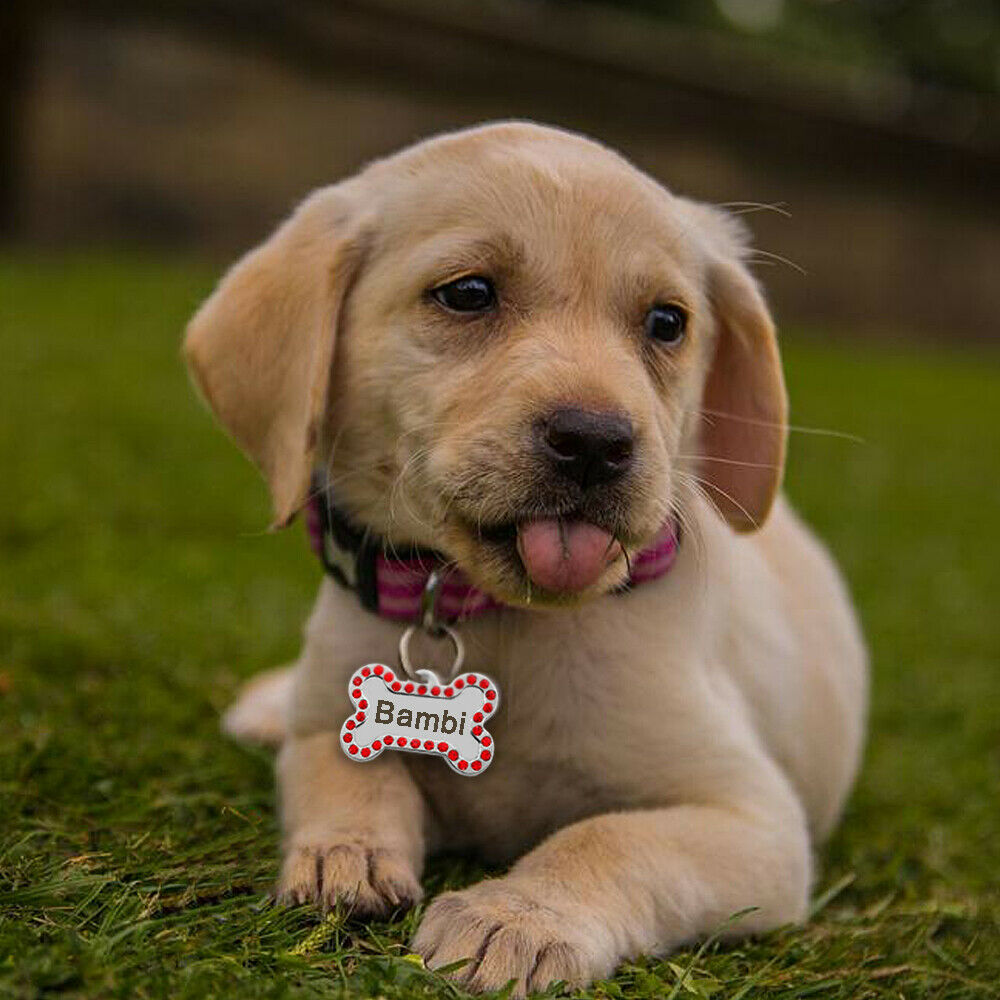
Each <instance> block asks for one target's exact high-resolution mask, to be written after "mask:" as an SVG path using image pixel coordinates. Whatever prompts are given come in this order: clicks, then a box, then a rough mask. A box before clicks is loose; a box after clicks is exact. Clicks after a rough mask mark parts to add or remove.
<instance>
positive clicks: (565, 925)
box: [413, 879, 613, 997]
mask: <svg viewBox="0 0 1000 1000" xmlns="http://www.w3.org/2000/svg"><path fill="white" fill-rule="evenodd" d="M413 948H414V950H415V951H417V952H418V953H420V954H421V955H423V956H424V959H425V961H426V962H427V964H428V966H429V967H430V968H432V969H440V968H444V967H447V966H450V965H453V964H455V963H457V962H461V961H462V960H463V959H468V961H466V962H465V964H464V965H462V966H461V967H460V968H457V969H455V970H454V971H452V972H451V973H449V974H450V975H451V976H452V978H454V979H456V980H457V981H458V982H460V983H462V984H463V985H464V986H465V987H466V988H467V989H469V990H471V991H472V992H476V993H479V992H487V991H492V990H498V989H501V988H503V987H504V986H505V985H506V984H507V983H508V982H510V981H511V980H514V989H513V993H512V996H515V997H523V996H524V995H525V994H526V993H528V992H535V991H540V990H544V989H545V987H546V986H548V985H549V984H550V983H552V982H555V981H557V980H564V981H566V982H567V983H569V984H571V985H573V986H584V985H586V984H587V983H589V982H591V981H592V980H594V979H596V978H599V977H601V976H605V975H607V974H609V973H610V971H611V968H612V965H613V963H612V962H611V960H610V958H609V956H607V955H606V954H603V952H604V951H605V948H604V947H603V946H602V944H601V943H600V942H597V941H594V942H588V941H587V940H586V935H585V934H584V933H581V928H580V924H579V922H578V921H574V919H573V915H572V914H571V913H562V912H559V911H558V910H556V909H553V908H551V907H550V906H548V905H545V904H543V903H541V902H539V901H536V900H535V899H533V898H532V897H531V896H529V895H526V894H524V893H523V892H522V891H519V890H518V889H516V888H514V887H512V886H507V885H505V880H503V879H500V880H497V881H495V882H483V883H480V884H479V885H475V886H472V887H471V888H469V889H465V890H463V891H462V892H451V893H447V894H445V895H443V896H439V897H438V898H437V899H435V900H434V901H433V902H432V903H431V905H430V906H429V907H428V908H427V912H426V914H425V915H424V919H423V921H422V922H421V924H420V928H419V929H418V931H417V934H416V937H415V938H414V941H413Z"/></svg>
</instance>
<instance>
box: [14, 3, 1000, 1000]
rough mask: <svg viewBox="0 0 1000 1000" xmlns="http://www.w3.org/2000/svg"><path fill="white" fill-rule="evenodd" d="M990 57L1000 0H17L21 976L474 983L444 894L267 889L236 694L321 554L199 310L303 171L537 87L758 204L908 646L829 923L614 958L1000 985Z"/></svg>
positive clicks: (841, 513)
mask: <svg viewBox="0 0 1000 1000" xmlns="http://www.w3.org/2000/svg"><path fill="white" fill-rule="evenodd" d="M998 93H1000V5H998V3H997V2H996V0H911V2H905V0H675V2H666V0H661V2H657V0H634V2H617V3H611V2H607V3H580V2H571V0H504V2H500V0H480V2H475V3H473V2H467V0H339V2H333V0H147V2H134V3H126V2H124V0H116V2H110V0H35V2H30V3H29V2H25V0H0V119H2V122H3V127H2V128H0V996H4V997H7V996H10V997H16V998H19V1000H20V998H32V1000H34V998H36V997H51V996H55V995H56V994H57V993H58V995H60V996H64V997H67V998H69V997H87V998H89V997H98V996H99V997H106V996H125V997H129V998H137V1000H143V998H146V997H158V998H159V997H162V998H163V1000H167V998H169V1000H183V998H186V997H190V998H191V1000H202V998H204V997H217V996H218V997H226V996H240V997H242V998H244V1000H252V998H254V997H261V998H264V997H267V998H275V997H286V996H287V997H296V998H306V997H309V998H312V997H328V996H330V995H331V992H335V993H336V994H337V995H341V996H352V995H353V996H378V997H384V998H386V1000H437V998H440V997H443V998H446V1000H447V998H450V1000H456V997H457V994H455V993H454V992H453V991H452V992H448V991H446V990H443V989H442V988H441V986H440V983H439V982H438V981H437V980H435V979H434V978H433V977H431V976H430V975H429V974H428V973H426V972H425V971H424V970H422V969H420V968H419V966H417V965H414V964H413V963H412V962H411V961H407V960H406V958H405V954H406V942H407V940H408V939H409V935H410V933H411V931H412V927H413V922H414V917H413V916H412V915H411V916H409V917H399V918H396V919H394V920H392V921H389V922H387V923H386V924H380V925H378V926H377V927H375V928H374V929H373V928H372V927H368V926H361V927H358V926H351V927H346V928H345V927H344V926H342V924H341V923H339V922H337V920H335V919H333V918H334V915H330V917H328V918H327V920H325V921H323V922H322V923H319V924H317V922H316V917H315V913H314V912H313V911H312V910H310V909H308V908H304V909H299V910H290V911H289V910H281V909H276V908H272V907H268V906H259V905H257V903H258V901H259V900H260V899H261V898H262V897H263V895H264V893H266V892H267V890H268V889H269V887H270V885H271V884H272V881H273V879H274V876H275V872H276V858H277V844H278V840H279V832H278V830H277V824H276V818H275V807H274V794H273V773H272V771H273V762H272V759H271V755H270V754H268V753H265V752H263V751H253V750H249V751H248V750H247V749H246V748H243V747H237V746H235V745H233V744H231V743H230V742H229V741H227V740H226V739H224V738H223V737H222V735H221V734H220V733H219V731H218V718H219V713H220V711H221V710H222V709H223V708H224V707H225V706H226V705H227V704H228V703H229V702H230V701H231V699H232V698H233V696H234V693H235V691H236V690H237V688H238V687H239V685H240V683H241V682H242V681H244V680H245V679H246V678H248V677H250V676H251V675H253V674H254V673H255V672H257V671H259V670H262V669H264V668H267V667H271V666H273V665H275V664H277V663H282V662H288V661H289V660H291V659H293V658H294V657H295V656H296V655H297V652H298V647H299V641H300V640H299V637H300V634H301V632H300V630H301V627H302V623H303V621H304V619H305V617H306V615H307V614H308V610H309V606H310V602H311V601H312V600H313V598H314V595H315V592H316V587H317V584H318V582H319V580H320V578H321V571H320V568H319V566H318V564H317V562H316V560H315V559H314V558H312V556H311V554H310V553H309V551H308V548H307V546H306V543H305V540H304V538H303V534H302V531H301V529H298V528H295V529H292V530H289V531H285V532H282V533H280V534H277V535H274V534H268V533H267V531H266V525H267V524H268V520H269V510H268V501H267V497H266V493H265V489H264V487H263V484H262V483H261V482H260V480H259V477H258V476H257V474H256V472H255V471H254V470H253V468H252V467H251V466H250V464H249V463H248V462H246V461H245V459H243V457H242V456H241V455H240V454H239V453H238V452H237V450H236V449H235V448H234V447H233V446H232V444H231V442H229V441H228V440H226V438H225V437H224V435H223V434H221V433H220V432H219V431H218V429H217V428H216V427H213V425H212V421H211V419H210V418H209V416H208V414H207V413H206V412H205V409H204V408H203V407H202V406H201V404H200V402H199V400H198V399H197V398H196V396H195V394H194V392H193V391H192V390H191V387H190V385H189V384H188V380H187V376H186V373H185V371H184V368H183V365H182V363H181V359H180V357H179V346H180V339H181V336H182V331H183V329H184V325H185V323H186V321H187V319H188V318H189V317H190V316H191V314H192V313H193V312H194V310H195V309H196V308H197V306H198V304H199V302H200V301H202V300H203V298H204V297H205V296H206V294H207V293H208V292H209V290H210V289H211V287H212V285H213V283H214V282H215V281H216V280H217V278H218V276H219V274H220V273H221V270H222V268H223V267H225V266H226V265H227V264H228V263H229V262H230V261H231V260H232V259H233V258H234V257H235V256H236V255H237V254H239V253H241V252H242V251H243V250H245V249H247V248H248V247H250V246H251V245H253V244H255V243H256V242H258V241H259V240H261V239H262V238H264V237H265V236H266V235H267V233H268V232H269V231H270V230H271V228H272V227H273V226H274V225H275V224H276V223H277V222H278V221H279V220H280V219H281V218H282V217H283V216H284V215H285V214H286V213H287V212H289V211H290V209H291V208H292V207H293V206H294V205H295V204H296V203H297V202H298V201H299V200H300V199H301V198H302V196H303V195H304V194H305V193H306V192H307V191H309V190H310V189H311V188H313V187H315V186H318V185H322V184H327V183H329V182H331V181H334V180H336V179H338V178H340V177H343V176H345V175H347V174H350V173H351V172H353V171H355V170H356V169H357V168H358V167H360V166H361V165H362V164H364V163H365V162H366V161H368V160H370V159H371V158H373V157H377V156H379V155H381V154H384V153H387V152H390V151H392V150H394V149H397V148H398V147H400V146H401V145H404V144H406V143H409V142H411V141H413V140H415V139H419V138H422V137H424V136H426V135H428V134H430V133H434V132H436V131H440V130H444V129H450V128H454V127H457V126H462V125H467V124H471V123H475V122H479V121H482V120H484V119H491V118H503V117H522V116H523V117H527V118H531V119H535V120H537V121H541V122H547V123H550V124H556V125H561V126H565V127H569V128H572V129H578V130H581V131H584V132H587V133H589V134H591V135H593V136H595V137H597V138H599V139H601V140H603V141H604V142H606V143H608V144H610V145H612V146H614V147H617V148H618V149H620V150H622V151H623V152H624V153H625V154H626V155H628V156H629V157H631V158H632V159H633V160H634V161H635V162H636V163H637V164H639V165H640V166H641V167H643V168H645V169H646V170H647V171H649V172H650V173H651V174H652V175H653V176H655V177H656V178H658V179H659V180H661V181H663V182H664V183H666V184H667V185H668V186H671V187H673V188H675V189H677V190H678V191H681V192H683V193H685V194H688V195H692V196H695V197H700V198H703V199H707V200H709V201H712V202H715V203H717V204H722V205H728V206H729V207H730V208H731V210H732V211H734V212H739V213H744V218H745V220H746V221H747V222H748V223H749V224H750V225H751V227H752V229H753V231H754V233H755V241H756V245H757V246H758V247H759V248H761V249H762V250H763V251H764V253H763V254H757V255H755V261H754V265H753V266H754V269H755V272H756V274H757V276H758V277H759V278H760V280H761V281H762V282H763V283H764V285H765V287H766V288H767V290H768V293H769V295H770V298H771V300H772V303H773V305H774V307H775V311H776V314H777V318H778V321H779V328H780V331H781V338H782V352H783V357H784V362H785V369H786V374H787V378H788V383H789V389H790V395H791V400H792V419H793V424H794V427H793V429H792V433H791V436H790V455H789V466H788V474H787V477H786V486H787V489H788V492H789V493H790V495H791V498H792V500H793V501H794V503H795V505H796V506H797V508H798V509H799V510H800V511H801V512H802V513H803V514H804V516H805V517H806V519H807V520H808V521H809V522H810V523H811V524H812V525H813V526H815V528H816V529H817V531H818V533H819V534H820V536H821V537H822V538H823V540H824V541H825V542H826V543H827V544H828V545H829V546H830V548H831V549H832V550H833V553H834V555H835V556H836V558H837V560H838V562H839V564H840V565H841V567H842V568H843V570H844V573H845V576H846V578H847V580H848V582H849V585H850V587H851V590H852V593H853V595H854V598H855V600H856V602H857V605H858V608H859V610H860V613H861V617H862V620H863V622H864V626H865V631H866V635H867V638H868V641H869V643H870V647H871V654H872V665H873V678H874V686H873V698H872V713H871V726H870V730H871V738H870V742H869V746H868V749H867V753H866V757H865V764H864V768H863V771H862V774H861V776H860V779H859V783H858V787H857V790H856V792H855V794H854V796H853V797H852V799H851V801H850V805H849V809H848V813H847V816H846V818H845V821H844V823H843V824H842V825H841V826H840V828H839V829H838V831H837V833H836V835H835V837H834V839H833V841H832V843H831V844H829V845H827V846H825V847H824V848H823V849H822V851H821V854H820V868H819V871H820V875H819V882H818V884H817V887H816V895H815V900H814V904H813V912H814V916H813V919H812V920H811V921H810V923H809V924H808V925H807V926H806V927H804V928H796V929H792V930H789V931H786V932H782V933H780V934H776V935H770V936H768V937H766V938H764V939H762V940H760V941H756V942H751V943H746V944H743V945H740V946H739V947H738V948H728V947H727V948H716V947H713V948H710V949H708V950H707V951H704V952H702V951H698V952H694V951H692V952H689V953H688V954H686V955H682V956H679V957H675V958H671V957H668V958H666V959H663V960H655V959H642V960H640V961H638V962H637V963H636V964H633V965H629V966H626V967H625V968H624V969H623V970H622V971H621V972H620V973H619V974H618V976H617V977H616V982H614V983H611V984H605V985H604V986H601V987H599V988H598V989H597V990H596V991H595V992H592V993H589V994H581V996H589V997H593V998H595V1000H598V998H603V1000H607V998H612V1000H613V998H621V997H649V998H654V997H675V996H678V995H681V993H680V991H681V990H682V989H683V991H684V993H683V995H685V996H686V995H688V994H691V995H693V996H698V997H703V998H704V997H715V998H717V1000H721V998H722V997H735V996H739V997H741V998H744V1000H765V998H766V1000H776V998H777V1000H784V998H787V1000H794V998H801V997H804V996H809V997H816V998H825V997H829V998H831V1000H833V998H838V1000H846V998H849V1000H855V998H859V997H866V998H884V1000H890V998H891V1000H898V998H899V997H901V996H905V997H913V998H918V997H919V998H923V997H926V998H934V1000H952V998H954V1000H969V998H976V1000H978V998H985V997H996V995H997V993H996V984H997V982H1000V884H998V882H997V877H996V876H997V853H996V848H997V844H998V843H1000V795H998V789H1000V711H998V706H1000V666H998V662H1000V616H998V615H997V605H998V603H1000V574H998V572H997V567H998V566H1000V556H998V546H997V543H996V530H997V524H998V523H1000V441H998V437H1000V431H998V428H1000V350H998V340H1000V324H998V321H997V317H998V316H1000V266H998V265H1000V99H998ZM479 874H480V872H479V869H477V868H476V867H475V864H474V863H472V862H465V861H462V862H456V861H454V859H452V860H451V861H448V860H446V861H443V862H438V863H436V864H435V865H434V866H432V867H431V869H430V872H429V874H428V879H427V886H428V891H429V892H434V891H437V890H438V889H440V888H441V887H443V886H449V885H451V886H457V885H461V884H463V883H464V882H467V881H468V880H469V879H471V878H474V877H477V876H478V875H479ZM685 970H687V971H685ZM690 970H694V971H693V972H691V975H690V976H689V975H688V972H689V971H690ZM685 977H687V978H685ZM331 984H333V985H336V986H337V990H333V987H332V985H331ZM338 991H339V992H338Z"/></svg>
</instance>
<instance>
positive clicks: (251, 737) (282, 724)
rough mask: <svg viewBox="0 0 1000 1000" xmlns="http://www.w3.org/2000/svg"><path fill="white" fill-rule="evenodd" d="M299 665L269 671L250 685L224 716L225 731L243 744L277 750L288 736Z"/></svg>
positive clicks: (254, 679)
mask: <svg viewBox="0 0 1000 1000" xmlns="http://www.w3.org/2000/svg"><path fill="white" fill-rule="evenodd" d="M294 669H295V664H293V663H292V664H285V665H284V666H281V667H274V668H273V669H272V670H265V671H264V672H263V673H260V674H257V676H256V677H254V678H252V679H251V680H249V681H247V683H246V684H244V685H243V687H242V688H241V689H240V693H239V694H238V695H237V697H236V701H234V702H233V704H232V705H231V706H230V707H229V708H228V709H227V710H226V711H225V712H224V713H223V715H222V731H223V732H224V733H226V735H228V736H231V737H232V738H233V739H234V740H237V741H239V742H240V743H262V744H264V745H265V746H271V747H277V746H281V744H282V743H283V742H284V739H285V736H286V734H287V732H288V709H289V706H290V705H291V700H292V676H293V672H294Z"/></svg>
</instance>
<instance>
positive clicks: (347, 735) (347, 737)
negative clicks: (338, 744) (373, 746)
mask: <svg viewBox="0 0 1000 1000" xmlns="http://www.w3.org/2000/svg"><path fill="white" fill-rule="evenodd" d="M353 739H354V737H353V736H352V735H351V734H350V733H344V742H345V743H350V742H351V740H353Z"/></svg>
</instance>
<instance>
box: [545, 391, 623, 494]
mask: <svg viewBox="0 0 1000 1000" xmlns="http://www.w3.org/2000/svg"><path fill="white" fill-rule="evenodd" d="M539 431H540V438H541V447H542V451H543V452H544V454H545V456H546V458H547V459H548V460H549V462H550V463H551V464H552V466H553V468H554V469H556V471H558V472H559V473H560V474H561V475H563V476H565V477H566V478H567V479H571V480H572V481H573V482H575V483H576V484H577V485H579V486H580V487H582V488H583V489H587V488H588V487H589V486H596V485H598V484H600V483H609V482H611V481H612V480H615V479H618V478H619V477H620V476H623V475H624V474H625V472H626V471H627V470H628V467H629V466H630V465H631V464H632V446H633V444H634V436H633V434H632V421H631V420H629V418H628V417H625V416H622V415H621V414H620V413H601V412H595V411H593V410H577V409H562V410H556V411H555V412H553V413H551V414H550V415H549V417H548V418H547V419H546V420H544V421H542V423H541V425H540V427H539Z"/></svg>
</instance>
